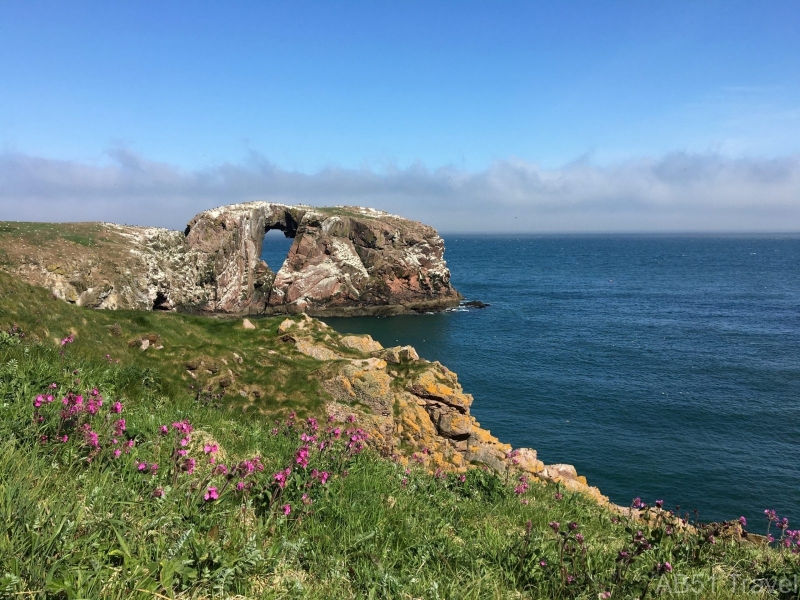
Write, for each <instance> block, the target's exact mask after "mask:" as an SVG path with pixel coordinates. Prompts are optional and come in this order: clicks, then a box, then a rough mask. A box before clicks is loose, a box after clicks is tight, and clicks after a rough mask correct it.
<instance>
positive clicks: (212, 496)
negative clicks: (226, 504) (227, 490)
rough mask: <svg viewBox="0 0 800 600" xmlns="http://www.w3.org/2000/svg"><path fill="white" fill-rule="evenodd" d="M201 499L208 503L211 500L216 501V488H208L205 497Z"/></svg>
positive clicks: (217, 496) (217, 495) (217, 493)
mask: <svg viewBox="0 0 800 600" xmlns="http://www.w3.org/2000/svg"><path fill="white" fill-rule="evenodd" d="M203 498H204V499H205V501H206V502H209V501H211V500H216V499H217V498H219V492H218V491H217V488H215V487H210V488H208V491H207V492H206V495H205V496H203Z"/></svg>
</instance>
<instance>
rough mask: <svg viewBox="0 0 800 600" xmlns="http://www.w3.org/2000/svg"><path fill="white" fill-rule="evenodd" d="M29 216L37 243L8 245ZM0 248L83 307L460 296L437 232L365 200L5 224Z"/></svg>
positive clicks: (8, 267)
mask: <svg viewBox="0 0 800 600" xmlns="http://www.w3.org/2000/svg"><path fill="white" fill-rule="evenodd" d="M34 225H35V226H36V232H37V236H36V243H35V244H25V243H21V244H19V245H18V244H15V243H14V239H13V238H14V233H15V232H16V231H18V230H26V228H28V229H30V228H31V227H32V226H34ZM273 229H277V230H280V231H282V232H283V233H284V235H286V236H287V237H290V238H293V239H294V242H293V243H292V246H291V248H290V250H289V254H288V256H287V258H286V260H285V261H284V263H283V264H282V265H272V266H270V265H267V264H266V263H265V262H264V261H263V260H261V246H262V243H263V240H264V235H265V233H266V232H267V231H270V230H273ZM23 237H24V236H21V237H20V239H23ZM30 237H31V236H27V241H30ZM0 248H2V252H1V253H0V267H1V268H3V270H5V271H6V272H9V273H11V274H14V275H16V276H18V277H21V278H22V279H23V280H25V281H27V282H29V283H32V284H34V285H40V286H44V287H47V288H49V289H50V290H52V292H53V293H54V294H55V295H56V296H57V297H59V298H61V299H62V300H66V301H68V302H72V303H75V304H78V305H81V306H88V307H92V308H104V309H118V308H127V309H138V310H173V309H174V310H179V311H187V312H210V313H228V314H276V313H277V314H280V313H286V314H291V313H300V312H303V313H306V314H311V315H315V316H349V315H374V314H379V315H389V314H400V313H409V312H420V311H432V310H442V309H444V308H447V307H451V306H455V305H457V304H458V302H459V300H460V299H461V296H460V295H459V294H458V292H457V291H456V290H455V289H454V288H453V287H452V285H451V284H450V271H449V270H448V269H447V265H446V263H445V261H444V242H443V241H442V238H441V237H439V235H438V234H437V232H436V230H435V229H433V228H432V227H429V226H427V225H424V224H422V223H419V222H416V221H411V220H408V219H404V218H402V217H398V216H396V215H391V214H389V213H385V212H381V211H377V210H374V209H371V208H361V207H334V208H317V207H310V206H289V205H284V204H275V203H269V202H249V203H245V204H235V205H230V206H223V207H219V208H215V209H211V210H207V211H204V212H202V213H200V214H198V215H196V216H195V217H194V218H193V219H191V221H189V224H188V225H187V226H186V229H185V230H184V231H171V230H167V229H159V228H152V227H133V226H127V225H116V224H110V223H86V224H67V225H56V224H16V223H4V224H0ZM275 269H277V270H275Z"/></svg>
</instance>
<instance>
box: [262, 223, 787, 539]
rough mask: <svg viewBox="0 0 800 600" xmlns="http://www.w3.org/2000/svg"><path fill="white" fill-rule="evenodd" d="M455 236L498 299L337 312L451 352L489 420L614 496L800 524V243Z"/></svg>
mask: <svg viewBox="0 0 800 600" xmlns="http://www.w3.org/2000/svg"><path fill="white" fill-rule="evenodd" d="M443 237H444V238H445V245H446V253H445V258H446V260H447V264H448V266H449V268H450V271H451V275H452V283H453V285H454V286H455V288H456V289H458V290H459V291H460V292H461V293H462V294H463V295H464V296H465V299H466V300H479V301H482V302H485V303H488V304H489V306H488V307H487V308H484V309H470V308H465V307H461V308H459V309H456V310H453V311H450V312H445V313H437V314H423V315H407V316H396V317H386V318H378V317H363V318H362V317H358V318H338V319H333V318H331V319H325V321H326V322H327V323H328V324H329V325H331V326H332V327H333V328H335V329H336V330H338V331H340V332H343V333H344V332H346V333H368V334H370V335H372V337H373V338H375V339H377V340H378V341H380V342H381V343H382V344H383V345H384V346H394V345H405V344H411V345H412V346H414V347H415V348H416V349H417V351H418V352H419V354H420V356H422V357H424V358H427V359H429V360H438V361H441V362H442V363H443V364H445V365H446V366H447V367H449V368H450V369H451V370H453V371H455V372H456V373H457V374H458V378H459V381H460V382H461V384H462V385H463V387H464V390H465V391H466V392H468V393H470V394H472V395H473V396H474V403H473V405H472V413H473V414H474V415H475V417H476V418H477V419H478V421H480V423H481V426H482V427H484V428H487V429H489V430H491V431H492V433H493V434H494V435H496V436H497V437H499V438H500V439H501V440H502V441H504V442H507V443H509V444H512V445H513V446H515V447H529V448H535V449H536V450H537V451H538V453H539V458H540V459H541V460H543V461H544V462H545V463H547V464H552V463H570V464H573V465H575V467H576V469H577V470H578V473H580V474H582V475H585V476H586V477H587V479H588V481H589V483H590V485H595V486H597V487H599V488H600V490H601V492H602V493H604V494H605V495H607V496H608V497H609V498H610V499H611V500H612V501H613V502H615V503H617V504H621V505H629V504H630V503H631V501H632V499H633V498H634V497H641V498H642V500H643V501H645V502H649V503H652V502H654V501H655V500H657V499H659V500H664V503H665V507H669V508H673V509H674V508H676V507H680V509H679V510H680V511H681V512H687V511H688V512H694V511H697V514H698V515H699V519H700V520H701V521H719V520H727V519H735V518H738V517H740V516H745V517H746V518H747V520H748V522H749V523H750V524H751V527H752V528H753V529H756V530H757V529H762V527H761V526H760V525H759V523H762V522H763V523H764V524H765V523H766V521H765V519H764V510H765V509H768V508H769V509H774V510H776V511H777V512H778V514H779V515H780V516H786V517H788V518H789V519H790V527H791V526H792V525H791V523H794V526H797V525H800V235H504V236H489V235H458V234H451V235H445V236H443ZM290 242H291V240H283V239H278V238H273V237H268V238H267V241H266V242H265V245H264V257H265V259H266V260H267V262H268V264H270V265H271V266H273V265H277V266H279V265H280V264H281V263H282V261H283V259H284V258H285V255H286V252H287V250H288V244H289V243H290ZM275 268H277V267H275Z"/></svg>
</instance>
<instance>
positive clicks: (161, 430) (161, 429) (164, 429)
mask: <svg viewBox="0 0 800 600" xmlns="http://www.w3.org/2000/svg"><path fill="white" fill-rule="evenodd" d="M158 431H159V433H161V435H167V434H168V433H169V427H167V426H166V425H162V426H161V427H159V428H158Z"/></svg>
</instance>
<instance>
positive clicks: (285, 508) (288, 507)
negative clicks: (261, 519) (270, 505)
mask: <svg viewBox="0 0 800 600" xmlns="http://www.w3.org/2000/svg"><path fill="white" fill-rule="evenodd" d="M291 512H292V505H291V504H284V505H283V514H284V515H286V516H289V514H290V513H291Z"/></svg>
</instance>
